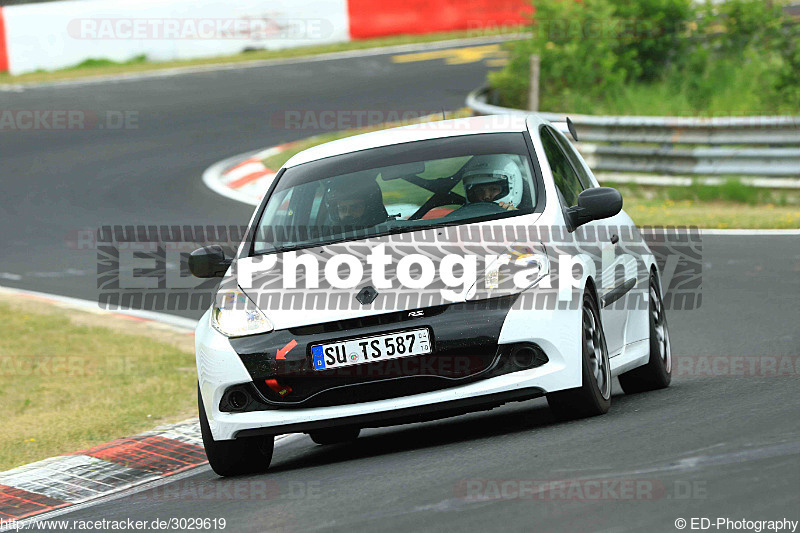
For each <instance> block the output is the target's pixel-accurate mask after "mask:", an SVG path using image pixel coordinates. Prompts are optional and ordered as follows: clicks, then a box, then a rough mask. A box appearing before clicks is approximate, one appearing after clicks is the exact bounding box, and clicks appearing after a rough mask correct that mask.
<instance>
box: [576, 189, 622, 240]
mask: <svg viewBox="0 0 800 533" xmlns="http://www.w3.org/2000/svg"><path fill="white" fill-rule="evenodd" d="M621 210H622V195H621V194H620V193H619V191H618V190H616V189H612V188H611V187H594V188H592V189H586V190H585V191H583V192H582V193H580V194H579V195H578V205H576V206H574V207H570V208H569V209H567V224H568V225H569V226H570V228H569V230H570V231H573V230H575V229H577V228H578V227H579V226H582V225H583V224H586V223H587V222H591V221H592V220H600V219H602V218H609V217H613V216H614V215H616V214H617V213H619V212H620V211H621Z"/></svg>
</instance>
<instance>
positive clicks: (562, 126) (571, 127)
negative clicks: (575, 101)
mask: <svg viewBox="0 0 800 533" xmlns="http://www.w3.org/2000/svg"><path fill="white" fill-rule="evenodd" d="M553 126H555V127H556V129H557V130H558V131H560V132H561V133H563V134H564V135H566V134H568V133H569V134H570V135H571V136H572V138H573V139H574V140H575V142H578V132H577V131H576V130H575V124H573V123H572V121H571V120H570V119H569V117H567V120H566V121H565V122H553Z"/></svg>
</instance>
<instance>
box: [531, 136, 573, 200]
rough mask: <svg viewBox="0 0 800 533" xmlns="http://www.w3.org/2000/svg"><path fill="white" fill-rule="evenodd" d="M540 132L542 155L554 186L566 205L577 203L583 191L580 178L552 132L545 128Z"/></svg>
mask: <svg viewBox="0 0 800 533" xmlns="http://www.w3.org/2000/svg"><path fill="white" fill-rule="evenodd" d="M541 132H542V146H544V155H545V157H547V162H548V163H550V169H551V170H552V171H553V181H554V182H555V185H556V188H557V189H558V191H559V192H560V193H561V197H562V198H563V200H564V203H565V204H566V206H567V207H571V206H573V205H577V203H578V195H579V194H580V193H581V192H582V191H583V185H582V184H581V180H580V179H579V178H578V174H577V173H576V172H575V169H574V168H572V165H571V164H570V162H569V159H567V156H566V155H565V154H564V152H563V150H562V149H561V147H560V146H559V143H558V141H557V140H556V139H555V137H554V136H553V134H552V133H550V131H549V130H548V129H547V128H542V130H541Z"/></svg>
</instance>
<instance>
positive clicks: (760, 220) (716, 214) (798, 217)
mask: <svg viewBox="0 0 800 533" xmlns="http://www.w3.org/2000/svg"><path fill="white" fill-rule="evenodd" d="M601 181H602V177H601ZM603 184H604V185H608V186H610V187H615V188H616V189H618V190H619V191H620V192H621V193H622V198H623V201H624V209H625V211H626V212H627V213H628V214H629V215H630V216H631V217H632V218H633V220H634V221H635V222H636V223H637V224H639V225H687V224H688V225H694V226H698V227H701V228H753V229H766V228H776V229H787V228H788V229H797V228H800V191H798V190H795V189H789V190H777V189H763V188H757V187H752V186H749V185H745V184H743V183H741V182H740V181H739V180H737V179H734V178H731V179H729V180H727V181H726V182H725V183H723V184H722V185H704V184H701V183H698V182H695V183H693V184H692V185H690V186H688V187H649V186H639V185H630V184H615V183H610V182H609V183H606V182H603Z"/></svg>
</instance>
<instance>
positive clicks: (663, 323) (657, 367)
mask: <svg viewBox="0 0 800 533" xmlns="http://www.w3.org/2000/svg"><path fill="white" fill-rule="evenodd" d="M659 289H660V285H659V283H658V277H657V275H656V273H655V272H653V273H652V274H650V288H649V290H650V303H649V305H648V317H649V322H650V358H649V359H648V361H647V364H645V365H644V366H640V367H638V368H634V369H633V370H630V371H628V372H625V373H624V374H620V376H619V384H620V385H621V386H622V390H623V391H625V394H635V393H637V392H645V391H651V390H657V389H664V388H666V387H669V384H670V381H672V345H671V344H670V340H669V328H668V326H667V316H666V314H665V312H664V301H663V300H662V298H661V291H660V290H659Z"/></svg>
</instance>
